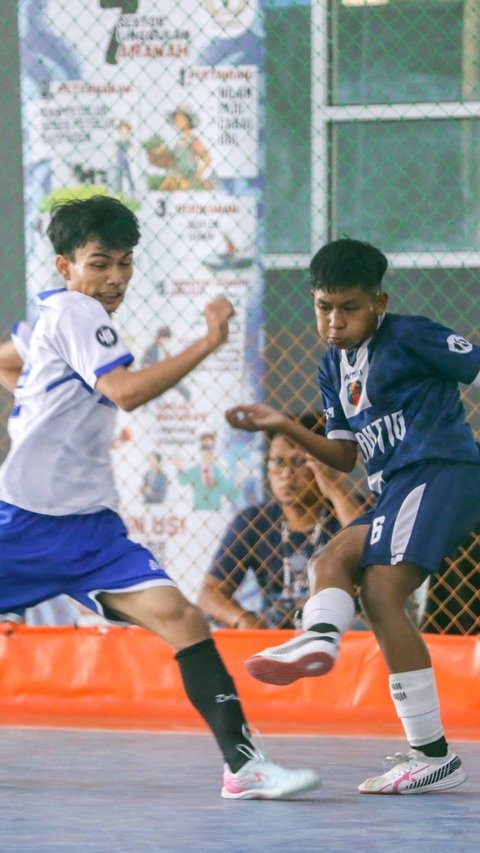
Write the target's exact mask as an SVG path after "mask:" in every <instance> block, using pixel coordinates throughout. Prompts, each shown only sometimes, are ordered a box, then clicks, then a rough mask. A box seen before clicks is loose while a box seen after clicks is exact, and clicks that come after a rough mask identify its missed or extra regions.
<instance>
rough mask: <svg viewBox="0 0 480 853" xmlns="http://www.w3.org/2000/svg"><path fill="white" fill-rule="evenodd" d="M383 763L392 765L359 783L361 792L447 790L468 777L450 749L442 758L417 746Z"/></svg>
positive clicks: (404, 792) (408, 792) (426, 791)
mask: <svg viewBox="0 0 480 853" xmlns="http://www.w3.org/2000/svg"><path fill="white" fill-rule="evenodd" d="M385 764H393V765H394V766H393V767H392V769H391V770H388V771H387V772H386V773H384V774H383V775H382V776H372V777H371V778H370V779H366V780H365V782H362V784H361V785H359V786H358V790H359V791H360V793H362V794H423V793H429V792H431V791H447V790H448V789H449V788H456V787H457V785H461V784H462V782H465V780H466V778H467V776H466V773H465V771H464V769H463V767H462V762H461V761H460V759H459V757H458V756H457V755H455V753H454V752H453V750H451V749H449V750H448V753H447V755H445V756H443V757H442V758H433V757H431V756H429V755H425V753H423V752H422V751H421V750H419V749H413V748H412V749H410V751H409V752H406V753H402V752H397V753H395V755H391V756H388V758H386V759H385Z"/></svg>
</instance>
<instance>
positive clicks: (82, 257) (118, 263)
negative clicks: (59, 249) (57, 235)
mask: <svg viewBox="0 0 480 853" xmlns="http://www.w3.org/2000/svg"><path fill="white" fill-rule="evenodd" d="M56 266H57V270H58V271H59V273H60V275H61V276H63V278H64V279H65V281H66V282H67V287H68V289H69V290H78V291H79V292H80V293H84V294H85V295H86V296H92V297H93V299H97V300H98V301H99V302H101V304H102V305H103V307H104V308H105V310H106V311H107V313H108V314H113V312H114V311H116V310H117V308H118V307H119V305H121V303H122V302H123V299H124V296H125V291H126V289H127V286H128V282H129V281H130V279H131V277H132V273H133V252H132V250H131V249H120V250H117V249H106V248H105V247H104V246H102V244H101V243H100V242H99V241H98V240H89V241H88V243H86V244H85V246H82V247H81V248H80V249H76V250H75V255H74V258H73V260H72V259H71V258H67V257H65V255H58V256H57V260H56Z"/></svg>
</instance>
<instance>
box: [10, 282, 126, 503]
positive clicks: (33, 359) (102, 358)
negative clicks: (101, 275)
mask: <svg viewBox="0 0 480 853" xmlns="http://www.w3.org/2000/svg"><path fill="white" fill-rule="evenodd" d="M38 299H39V312H40V313H39V319H38V320H37V322H36V324H35V326H34V327H33V330H32V329H31V327H29V326H28V325H27V324H24V323H21V324H18V326H17V327H15V328H14V330H13V335H12V338H13V341H14V343H15V346H16V348H17V350H18V352H19V354H20V356H21V357H22V359H23V360H24V368H23V371H22V374H21V376H20V379H19V381H18V384H17V387H16V389H15V401H14V406H13V410H12V413H11V416H10V419H9V435H10V439H11V448H10V452H9V454H8V456H7V458H6V460H5V462H4V463H3V466H2V468H1V471H0V500H3V501H6V502H7V503H10V504H14V505H16V506H18V507H21V508H22V509H26V510H30V511H31V512H38V513H43V514H46V515H70V514H73V513H75V514H76V513H80V514H85V513H92V512H97V511H99V510H102V509H106V508H108V509H113V510H116V509H117V505H118V496H117V491H116V488H115V482H114V477H113V471H112V466H111V460H110V447H111V443H112V440H113V431H114V427H115V413H116V406H115V405H114V404H113V403H112V402H111V401H110V400H107V398H106V397H103V396H102V395H101V394H99V393H98V392H97V391H95V384H96V381H97V379H98V377H99V376H101V375H102V374H104V373H108V372H109V371H110V370H113V369H114V368H115V367H118V366H120V365H128V364H130V363H131V362H132V361H133V356H132V355H131V353H130V352H129V351H128V349H127V347H126V346H125V344H124V343H123V341H122V340H121V339H120V338H119V336H118V334H117V332H116V331H115V330H114V329H113V328H112V325H111V320H110V317H109V315H108V314H107V312H106V311H105V309H104V308H103V306H102V305H101V304H100V302H98V301H97V300H96V299H93V298H92V297H90V296H85V295H84V294H83V293H79V292H77V291H68V290H64V289H62V290H54V291H46V292H44V293H40V294H39V297H38Z"/></svg>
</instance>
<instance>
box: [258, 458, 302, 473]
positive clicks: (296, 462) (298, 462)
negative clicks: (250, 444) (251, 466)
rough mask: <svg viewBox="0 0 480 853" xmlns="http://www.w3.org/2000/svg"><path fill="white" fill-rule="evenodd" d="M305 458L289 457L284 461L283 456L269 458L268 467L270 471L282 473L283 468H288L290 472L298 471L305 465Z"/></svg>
mask: <svg viewBox="0 0 480 853" xmlns="http://www.w3.org/2000/svg"><path fill="white" fill-rule="evenodd" d="M306 461H307V460H306V459H305V456H289V457H288V458H287V459H284V458H283V456H269V457H268V460H267V462H268V467H269V469H270V471H275V472H279V471H283V469H284V468H289V469H290V471H299V470H300V468H303V466H304V465H305V464H306Z"/></svg>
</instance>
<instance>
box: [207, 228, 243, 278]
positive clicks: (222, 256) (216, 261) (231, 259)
mask: <svg viewBox="0 0 480 853" xmlns="http://www.w3.org/2000/svg"><path fill="white" fill-rule="evenodd" d="M220 234H221V236H222V237H223V239H224V241H225V251H224V252H214V253H212V254H211V255H209V256H208V257H207V258H205V260H204V261H203V263H204V264H205V266H206V267H207V268H208V269H209V270H211V271H212V272H217V271H220V270H244V269H248V268H249V267H251V266H252V264H253V257H251V256H249V255H245V254H240V252H239V250H238V248H237V246H236V245H235V243H234V242H233V240H232V238H231V237H229V236H228V234H224V233H223V232H220Z"/></svg>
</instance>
